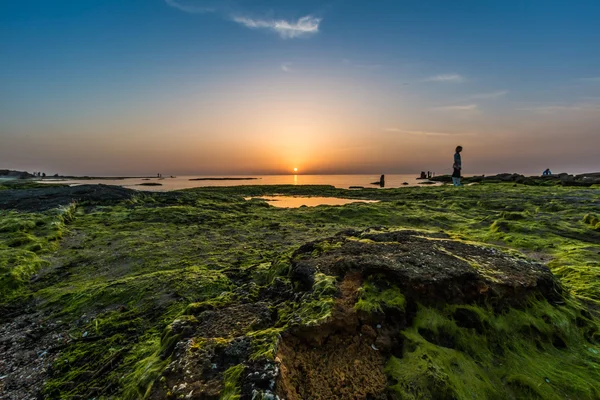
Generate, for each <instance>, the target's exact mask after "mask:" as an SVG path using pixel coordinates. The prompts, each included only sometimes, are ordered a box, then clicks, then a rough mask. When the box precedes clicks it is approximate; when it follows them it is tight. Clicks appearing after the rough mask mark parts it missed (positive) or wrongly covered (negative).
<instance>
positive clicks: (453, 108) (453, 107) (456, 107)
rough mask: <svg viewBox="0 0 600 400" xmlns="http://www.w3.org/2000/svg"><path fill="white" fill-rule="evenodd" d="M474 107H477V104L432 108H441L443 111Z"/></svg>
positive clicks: (470, 109) (468, 109)
mask: <svg viewBox="0 0 600 400" xmlns="http://www.w3.org/2000/svg"><path fill="white" fill-rule="evenodd" d="M476 109H477V104H466V105H456V106H442V107H434V110H443V111H473V110H476Z"/></svg>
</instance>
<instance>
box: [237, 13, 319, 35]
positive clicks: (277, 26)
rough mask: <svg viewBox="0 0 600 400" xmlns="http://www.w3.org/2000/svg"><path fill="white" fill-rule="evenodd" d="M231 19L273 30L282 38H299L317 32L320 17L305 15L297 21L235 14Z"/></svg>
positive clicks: (250, 25)
mask: <svg viewBox="0 0 600 400" xmlns="http://www.w3.org/2000/svg"><path fill="white" fill-rule="evenodd" d="M232 19H233V21H235V22H237V23H238V24H241V25H243V26H245V27H247V28H250V29H267V30H271V31H274V32H276V33H278V34H279V36H281V37H282V38H284V39H292V38H299V37H304V36H310V35H314V34H315V33H317V32H319V24H320V23H321V18H317V17H313V16H312V15H307V16H305V17H302V18H299V19H298V20H297V21H286V20H283V19H281V20H265V19H253V18H249V17H243V16H235V17H233V18H232Z"/></svg>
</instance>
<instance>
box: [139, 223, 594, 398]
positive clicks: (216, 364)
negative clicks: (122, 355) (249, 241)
mask: <svg viewBox="0 0 600 400" xmlns="http://www.w3.org/2000/svg"><path fill="white" fill-rule="evenodd" d="M263 267H264V266H257V268H259V269H260V268H263ZM273 268H276V269H277V270H278V271H284V270H286V269H285V268H282V265H281V262H277V263H275V264H274V266H273ZM288 268H289V269H288V271H289V274H288V275H287V277H286V276H284V277H277V278H275V279H274V280H273V281H272V283H270V284H268V285H266V286H263V287H258V286H257V285H256V284H255V283H254V282H250V283H246V284H243V285H241V286H240V287H239V288H238V289H237V290H236V293H237V294H233V293H232V294H223V295H222V296H220V297H219V298H217V299H215V300H212V301H207V302H203V303H198V304H194V305H192V306H190V307H189V308H188V314H189V315H187V316H185V317H182V318H180V319H178V320H177V321H175V322H174V323H173V324H172V325H171V327H170V328H169V330H168V331H167V332H166V333H165V336H164V337H163V344H162V345H163V350H162V353H161V358H160V360H164V361H157V362H161V363H164V364H162V365H165V366H166V368H165V369H164V371H163V372H162V374H161V376H160V378H158V379H156V380H155V381H154V384H153V385H152V387H151V389H150V390H148V391H145V392H143V393H146V394H147V395H148V396H149V397H150V398H153V399H159V398H160V399H162V398H173V399H174V398H179V397H181V396H183V397H185V398H189V399H213V398H214V399H217V398H230V399H234V398H235V399H237V398H239V399H290V400H294V399H298V400H299V399H382V400H383V399H472V398H477V399H488V398H492V399H493V398H496V399H518V398H537V399H560V398H578V399H595V398H599V396H600V383H598V382H600V372H599V367H600V356H599V355H598V354H599V353H600V351H599V350H598V349H599V346H598V345H599V340H600V337H599V333H598V332H599V327H598V323H597V320H596V319H595V318H594V317H593V316H592V315H591V314H590V313H588V312H587V311H586V310H585V309H584V308H583V307H581V306H580V305H576V304H575V303H574V302H573V301H572V300H568V299H567V298H566V297H565V296H566V295H565V293H564V292H563V289H562V288H561V286H560V285H559V283H558V282H557V281H556V280H555V278H554V277H553V275H552V274H551V273H550V271H549V270H548V268H546V267H545V266H544V265H541V264H539V263H536V262H532V261H529V260H527V259H525V258H523V257H519V256H517V255H511V254H508V253H506V252H504V251H502V250H500V249H497V248H491V247H489V246H484V245H480V244H475V243H466V242H462V241H458V240H453V239H452V238H450V237H448V236H447V235H445V234H443V233H429V232H418V231H405V230H396V231H389V230H377V229H370V230H366V231H362V232H359V231H347V232H342V233H340V234H338V235H336V236H334V237H331V238H328V239H324V240H319V241H315V242H311V243H307V244H305V245H303V246H301V247H300V248H299V249H298V250H297V251H296V252H295V253H294V254H293V256H292V258H291V260H290V263H289V267H288ZM251 271H252V269H250V270H245V271H244V276H248V274H249V273H250V274H252V272H251ZM257 271H258V270H257ZM567 303H568V304H569V305H567ZM140 368H145V369H148V368H152V367H151V366H149V365H148V364H147V362H146V363H145V364H144V365H140ZM140 393H142V392H140Z"/></svg>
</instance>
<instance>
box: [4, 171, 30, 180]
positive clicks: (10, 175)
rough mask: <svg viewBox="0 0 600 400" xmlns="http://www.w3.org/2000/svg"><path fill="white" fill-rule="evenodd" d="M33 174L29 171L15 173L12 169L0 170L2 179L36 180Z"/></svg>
mask: <svg viewBox="0 0 600 400" xmlns="http://www.w3.org/2000/svg"><path fill="white" fill-rule="evenodd" d="M34 177H35V176H34V175H33V174H30V173H29V172H27V171H14V170H10V169H0V179H2V178H6V179H29V178H34Z"/></svg>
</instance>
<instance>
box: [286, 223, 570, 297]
mask: <svg viewBox="0 0 600 400" xmlns="http://www.w3.org/2000/svg"><path fill="white" fill-rule="evenodd" d="M331 240H332V241H334V242H340V241H341V242H342V245H341V246H340V247H339V248H336V249H334V250H331V251H328V252H327V253H325V254H322V255H320V256H318V257H315V256H314V251H315V250H314V249H315V246H316V245H317V243H308V244H306V245H304V246H302V247H301V248H300V249H299V250H298V251H297V252H296V258H295V261H294V263H293V267H292V276H293V277H294V279H296V280H298V281H299V282H300V283H301V284H303V285H304V286H305V287H306V286H310V285H311V282H312V279H313V276H314V274H315V273H316V272H323V273H325V274H328V275H335V276H344V275H345V274H347V273H348V272H350V271H359V272H360V273H361V274H362V275H363V276H364V277H367V276H369V275H373V274H383V275H385V276H386V277H387V278H388V279H391V280H393V281H394V282H395V283H396V284H397V285H398V286H399V287H400V288H401V290H402V292H403V293H405V294H407V295H408V296H410V297H412V298H416V299H419V301H420V302H423V303H435V302H444V303H448V302H449V303H470V302H473V301H479V302H484V301H487V302H493V303H499V304H507V305H516V304H517V303H519V302H520V301H523V300H525V299H526V298H527V297H528V296H530V295H532V294H541V295H542V296H544V297H546V298H548V299H553V298H558V297H560V293H561V289H560V287H559V286H558V284H557V282H556V280H555V279H554V277H553V276H552V273H551V272H550V270H549V269H548V268H547V267H545V266H543V265H542V264H539V263H535V262H532V261H529V260H526V259H519V258H515V257H513V256H509V255H507V254H505V253H503V252H501V251H499V250H496V249H494V248H490V247H485V246H482V245H474V244H467V243H463V242H460V241H456V240H451V239H449V238H448V237H445V235H443V234H441V235H440V234H424V233H422V232H415V231H395V232H371V231H366V232H362V233H357V232H345V233H342V234H340V235H338V236H337V237H336V238H334V239H331Z"/></svg>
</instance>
